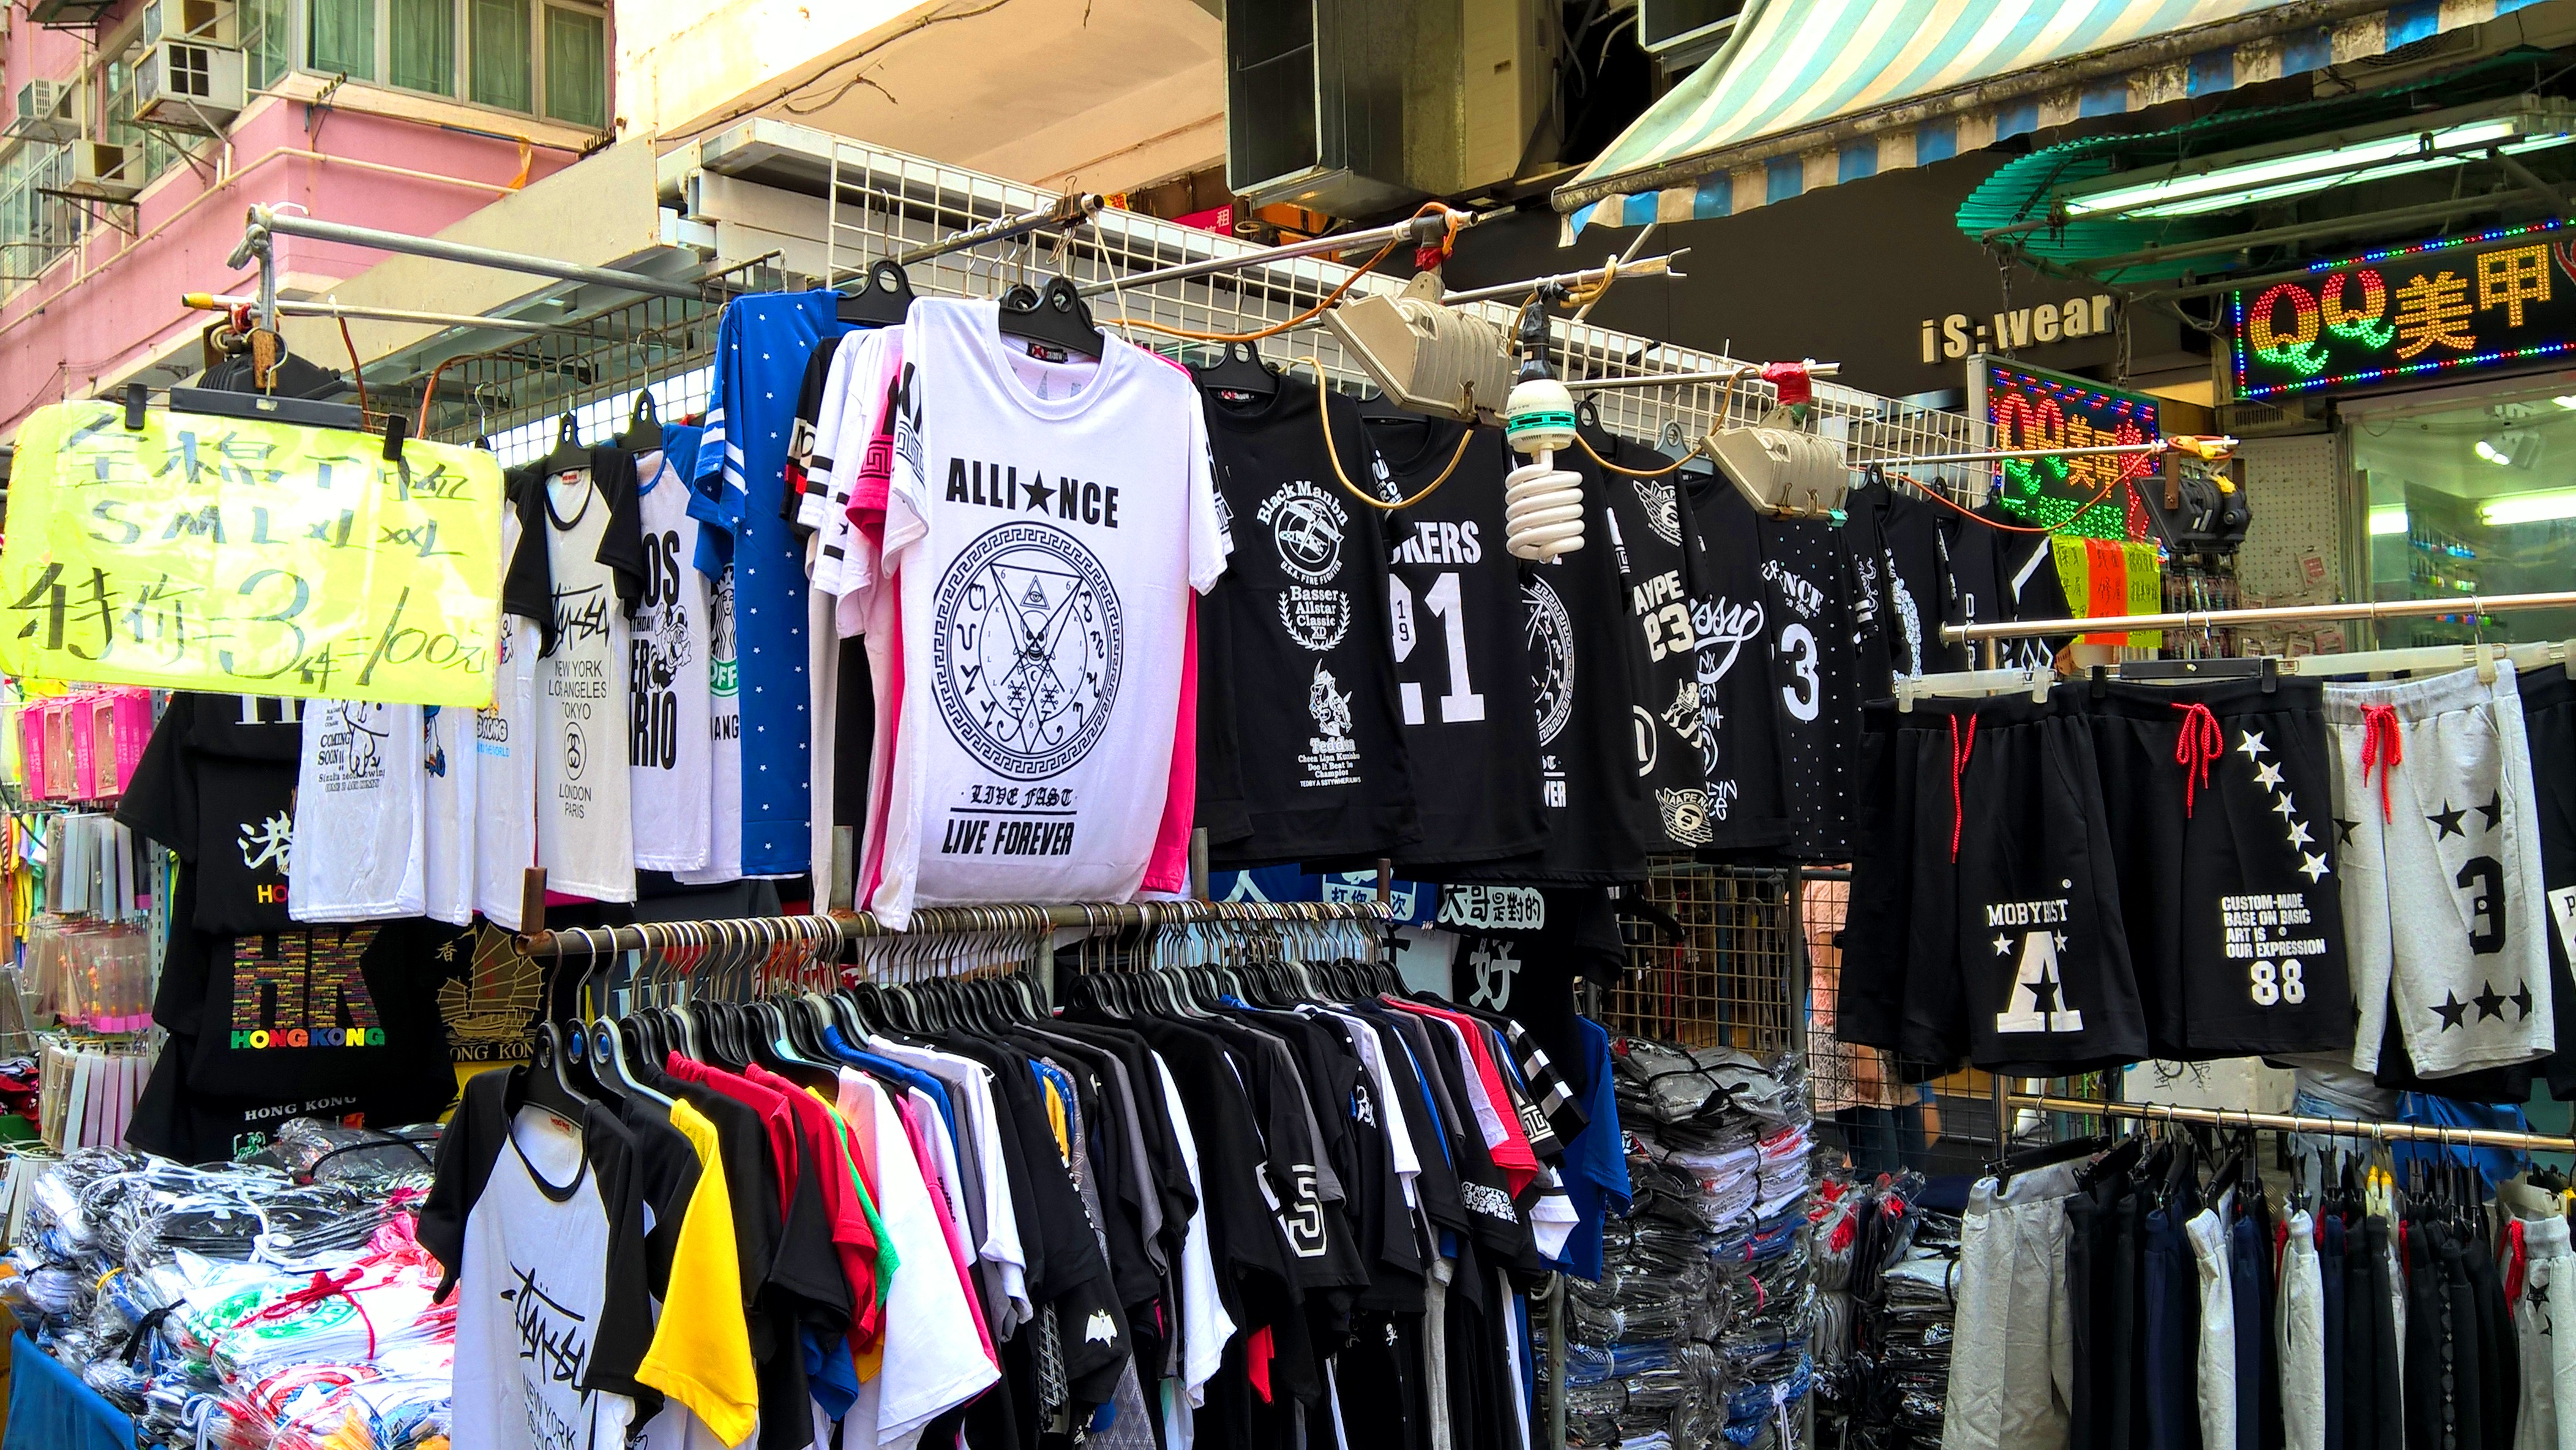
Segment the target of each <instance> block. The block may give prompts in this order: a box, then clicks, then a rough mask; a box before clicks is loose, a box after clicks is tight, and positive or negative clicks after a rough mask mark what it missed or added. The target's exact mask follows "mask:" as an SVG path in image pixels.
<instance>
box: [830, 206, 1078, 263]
mask: <svg viewBox="0 0 2576 1450" xmlns="http://www.w3.org/2000/svg"><path fill="white" fill-rule="evenodd" d="M832 200H833V203H834V205H836V206H837V205H838V204H839V202H840V197H839V195H838V194H837V193H835V195H834V196H833V198H832ZM1105 200H1106V198H1104V197H1103V196H1101V194H1100V193H1099V192H1096V191H1079V192H1067V193H1065V194H1064V195H1063V196H1060V197H1058V198H1056V200H1055V202H1054V204H1053V205H1050V206H1038V207H1031V208H1029V209H1028V210H1027V211H1024V212H1020V213H1018V214H1017V215H1015V216H1005V217H995V218H994V219H993V220H991V221H988V222H986V223H984V224H983V225H982V226H976V227H968V228H967V229H966V230H964V231H962V232H959V233H957V234H956V235H955V236H951V237H942V238H940V239H939V240H938V241H935V242H924V243H922V244H921V245H920V246H918V247H912V248H908V249H906V250H905V251H902V252H900V253H897V254H896V255H895V257H894V258H893V261H894V264H895V265H896V266H898V267H909V266H911V265H912V264H913V263H915V262H927V261H929V260H931V259H932V258H934V257H944V256H947V255H948V254H949V253H951V252H962V251H964V250H966V249H967V248H968V247H980V246H982V245H984V244H985V243H986V242H1007V241H1011V240H1013V239H1015V238H1018V237H1024V236H1026V235H1028V234H1029V233H1031V232H1034V231H1038V230H1041V229H1043V228H1046V227H1070V226H1080V225H1081V224H1082V223H1084V222H1087V221H1089V220H1091V217H1092V214H1093V213H1095V212H1097V211H1099V210H1100V207H1101V204H1102V203H1103V202H1104V201H1105ZM829 224H830V223H829V222H827V223H826V225H829ZM828 280H831V281H838V280H839V279H837V278H833V279H828Z"/></svg>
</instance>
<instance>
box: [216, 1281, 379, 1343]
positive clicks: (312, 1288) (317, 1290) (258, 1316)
mask: <svg viewBox="0 0 2576 1450" xmlns="http://www.w3.org/2000/svg"><path fill="white" fill-rule="evenodd" d="M365 1277H366V1270H364V1269H355V1268H352V1269H343V1270H341V1271H340V1272H339V1273H337V1274H326V1273H323V1272H321V1271H319V1270H316V1271H315V1272H314V1275H313V1278H312V1281H311V1282H310V1283H307V1284H306V1285H305V1286H304V1287H303V1288H301V1289H298V1290H296V1291H295V1292H293V1293H291V1294H288V1295H286V1296H285V1297H283V1298H281V1299H279V1300H278V1301H277V1302H276V1303H274V1304H270V1305H267V1306H266V1307H264V1308H261V1309H258V1310H255V1311H254V1312H252V1313H251V1314H249V1315H246V1316H245V1317H243V1318H242V1319H241V1320H240V1321H239V1323H237V1324H236V1325H235V1326H234V1327H235V1328H239V1327H241V1325H247V1324H264V1323H266V1322H267V1321H269V1320H271V1319H284V1318H286V1317H287V1316H289V1315H291V1314H295V1313H297V1312H299V1311H301V1310H304V1309H308V1308H311V1307H312V1306H313V1305H316V1304H319V1303H321V1302H322V1301H323V1300H325V1299H333V1298H338V1299H347V1300H348V1301H349V1307H350V1308H352V1309H355V1310H357V1311H358V1319H359V1322H361V1323H363V1324H365V1325H366V1326H367V1358H369V1359H374V1358H375V1357H376V1321H375V1317H374V1316H373V1315H370V1314H369V1313H367V1306H366V1305H364V1304H361V1303H359V1302H358V1301H357V1299H356V1297H355V1296H353V1295H351V1294H350V1293H349V1286H350V1285H352V1284H354V1283H356V1282H358V1281H359V1280H360V1279H362V1278H365Z"/></svg>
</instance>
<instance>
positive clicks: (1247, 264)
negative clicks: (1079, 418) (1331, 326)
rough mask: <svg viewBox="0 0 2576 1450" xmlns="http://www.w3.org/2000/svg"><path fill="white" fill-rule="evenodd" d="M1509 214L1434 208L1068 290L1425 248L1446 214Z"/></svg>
mask: <svg viewBox="0 0 2576 1450" xmlns="http://www.w3.org/2000/svg"><path fill="white" fill-rule="evenodd" d="M1510 214H1511V209H1510V208H1509V207H1499V208H1496V209H1495V210H1493V211H1486V212H1455V213H1437V212H1435V213H1431V214H1428V215H1424V216H1415V217H1407V218H1405V219H1404V220H1403V221H1400V222H1389V223H1388V224H1386V225H1385V226H1382V227H1371V228H1369V229H1368V230H1367V231H1363V232H1334V233H1331V234H1329V235H1326V236H1320V237H1308V238H1307V239H1306V240H1304V241H1302V242H1285V243H1282V244H1281V245H1279V246H1276V247H1264V248H1262V249H1260V250H1259V251H1255V252H1243V253H1239V254H1237V255H1235V256H1231V257H1209V258H1206V259H1204V260H1201V261H1196V262H1183V263H1180V264H1179V265H1177V266H1172V267H1157V268H1155V269H1154V270H1152V271H1150V272H1136V273H1131V274H1129V275H1127V276H1123V277H1111V278H1108V279H1106V280H1103V281H1098V282H1085V283H1083V284H1081V285H1080V286H1078V287H1076V288H1074V289H1073V290H1074V292H1075V293H1076V294H1077V295H1079V296H1082V297H1086V298H1088V297H1098V296H1101V295H1103V294H1105V293H1110V292H1133V291H1135V290H1137V289H1138V288H1140V287H1151V286H1153V285H1155V284H1156V283H1159V282H1186V281H1189V280H1190V279H1191V278H1193V277H1213V276H1215V275H1216V274H1218V273H1220V272H1247V271H1250V270H1252V269H1253V268H1255V267H1262V266H1267V265H1269V264H1270V263H1272V262H1286V261H1292V260H1294V259H1296V258H1298V257H1314V256H1321V255H1323V254H1325V253H1328V252H1338V253H1343V254H1348V253H1351V252H1361V251H1366V250H1368V249H1369V248H1371V247H1382V246H1385V245H1386V244H1387V243H1389V242H1402V241H1409V242H1411V243H1413V244H1414V245H1415V246H1418V247H1419V246H1428V245H1430V244H1431V243H1433V242H1435V241H1438V240H1439V239H1440V238H1441V237H1443V236H1445V235H1447V234H1448V231H1449V226H1450V221H1449V218H1450V217H1451V216H1453V215H1454V216H1456V217H1457V218H1458V222H1457V226H1458V229H1459V230H1460V231H1465V230H1466V229H1467V228H1469V227H1472V226H1474V225H1476V224H1477V223H1479V222H1486V221H1491V220H1493V219H1494V218H1495V217H1498V216H1509V215H1510ZM1446 300H1455V299H1446Z"/></svg>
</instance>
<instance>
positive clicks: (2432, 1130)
mask: <svg viewBox="0 0 2576 1450" xmlns="http://www.w3.org/2000/svg"><path fill="white" fill-rule="evenodd" d="M2004 1103H2005V1105H2006V1106H2007V1107H2012V1108H2037V1109H2038V1110H2040V1111H2041V1112H2047V1113H2074V1114H2078V1115H2082V1116H2088V1117H2096V1118H2129V1119H2134V1120H2136V1121H2140V1122H2173V1123H2204V1124H2207V1125H2209V1126H2211V1127H2216V1128H2269V1129H2271V1130H2273V1131H2275V1132H2281V1133H2313V1134H2316V1135H2318V1136H2320V1137H2336V1138H2372V1139H2378V1140H2381V1141H2385V1142H2412V1143H2445V1144H2458V1145H2460V1146H2463V1147H2470V1148H2519V1149H2521V1150H2523V1151H2524V1152H2527V1153H2576V1138H2553V1137H2551V1136H2549V1135H2548V1134H2546V1133H2512V1132H2506V1131H2504V1130H2502V1129H2499V1128H2445V1127H2443V1126H2441V1125H2440V1124H2437V1123H2389V1122H2381V1121H2377V1120H2374V1119H2367V1118H2309V1117H2299V1116H2295V1115H2292V1114H2289V1113H2258V1112H2254V1111H2252V1110H2250V1109H2247V1110H2241V1111H2240V1110H2238V1109H2235V1108H2187V1107H2183V1106H2181V1105H2179V1104H2174V1103H2097V1102H2094V1101H2092V1100H2091V1099H2089V1098H2060V1097H2047V1096H2042V1095H2039V1094H2034V1093H2007V1094H2005V1095H2004Z"/></svg>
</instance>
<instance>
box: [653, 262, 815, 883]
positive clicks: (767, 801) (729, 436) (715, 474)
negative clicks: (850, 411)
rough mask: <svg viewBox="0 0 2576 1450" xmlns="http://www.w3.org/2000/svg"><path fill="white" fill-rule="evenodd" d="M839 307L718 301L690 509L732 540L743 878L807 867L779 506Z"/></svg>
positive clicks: (783, 297)
mask: <svg viewBox="0 0 2576 1450" xmlns="http://www.w3.org/2000/svg"><path fill="white" fill-rule="evenodd" d="M839 302H840V294H839V293H837V292H780V293H772V294H769V295H767V296H759V297H738V298H736V299H734V300H733V301H731V302H729V303H726V304H725V310H724V321H723V322H722V323H721V324H719V325H718V327H717V329H716V363H715V382H714V386H713V388H712V390H711V393H710V396H709V398H708V402H707V415H706V431H705V433H704V435H703V436H702V437H701V438H700V439H699V441H698V457H697V466H696V468H695V469H694V470H692V472H693V475H694V479H693V484H692V488H691V493H692V495H693V498H692V502H691V505H690V512H691V513H692V514H693V515H695V516H696V517H698V518H699V519H702V520H704V521H705V522H707V523H709V524H712V525H714V526H715V527H716V528H719V529H722V530H724V532H725V533H726V535H727V536H728V537H729V538H730V539H731V540H732V544H733V568H734V576H733V589H734V594H733V607H734V647H735V652H736V658H737V659H738V661H739V662H740V671H741V674H740V679H741V689H742V694H741V700H742V871H743V874H744V875H746V876H793V875H796V874H798V873H800V872H803V871H805V870H808V869H809V868H810V867H811V866H812V864H813V862H812V860H811V857H812V856H813V853H814V852H813V841H814V837H813V827H812V822H811V815H812V812H813V791H812V787H811V785H810V783H809V782H810V779H811V773H812V770H813V740H814V721H813V718H812V710H811V707H810V705H809V703H808V702H809V699H810V696H811V686H810V684H809V682H808V681H807V679H806V668H805V660H806V643H805V593H806V587H807V586H806V574H805V545H804V541H803V540H802V539H800V538H798V537H797V535H796V530H795V529H794V528H793V527H791V526H790V525H789V524H788V522H787V520H786V519H785V518H784V517H782V516H781V505H782V504H783V502H784V501H785V498H786V493H787V441H788V435H789V433H790V432H792V431H793V430H794V427H795V423H796V396H797V392H798V390H799V389H801V388H802V387H803V386H804V382H805V364H806V361H807V359H809V358H810V357H812V356H813V353H814V348H815V345H816V344H817V343H819V342H821V341H822V340H823V339H824V338H826V337H838V336H840V335H841V334H843V333H845V332H848V331H849V330H850V327H849V324H847V323H845V322H842V321H840V320H839V319H838V316H837V315H836V314H837V312H838V310H839V309H838V304H839ZM700 567H702V568H703V567H704V562H703V561H701V565H700Z"/></svg>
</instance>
